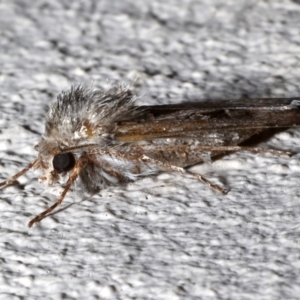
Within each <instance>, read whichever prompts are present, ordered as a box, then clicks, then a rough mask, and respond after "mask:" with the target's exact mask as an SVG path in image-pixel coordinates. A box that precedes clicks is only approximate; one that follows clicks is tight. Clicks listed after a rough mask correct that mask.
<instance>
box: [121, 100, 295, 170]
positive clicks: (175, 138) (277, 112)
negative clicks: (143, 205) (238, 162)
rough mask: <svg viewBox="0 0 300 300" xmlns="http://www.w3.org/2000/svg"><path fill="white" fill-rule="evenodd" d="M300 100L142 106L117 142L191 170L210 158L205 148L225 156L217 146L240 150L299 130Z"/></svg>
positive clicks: (128, 122)
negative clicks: (265, 134) (255, 140)
mask: <svg viewBox="0 0 300 300" xmlns="http://www.w3.org/2000/svg"><path fill="white" fill-rule="evenodd" d="M299 100H300V98H291V99H287V98H284V99H251V100H250V99H248V100H239V101H231V100H226V101H221V100H220V101H206V102H202V103H186V104H179V105H158V106H142V107H139V108H137V109H138V111H139V113H138V114H135V116H134V118H133V119H130V118H128V119H127V120H124V121H120V122H119V123H118V124H117V127H116V130H115V138H116V141H117V142H122V143H124V142H125V143H126V144H129V145H130V149H131V150H130V151H131V152H133V153H134V152H137V153H138V152H143V153H146V154H147V155H149V156H150V157H153V158H155V159H159V160H161V161H168V162H171V163H173V164H176V165H180V166H189V165H193V164H195V163H198V162H200V161H203V160H204V159H205V155H204V156H203V155H202V156H201V153H200V154H199V151H200V152H201V146H208V147H210V156H213V155H216V154H219V153H222V152H224V151H218V149H217V147H219V146H236V145H239V144H240V143H242V142H244V141H245V140H247V139H249V138H250V137H251V136H252V135H254V134H256V133H259V132H261V131H263V130H265V129H268V128H285V127H293V126H299V125H300V104H299ZM197 149H198V150H197ZM204 152H205V151H204ZM206 152H207V151H206ZM204 154H205V153H204ZM203 157H204V158H203Z"/></svg>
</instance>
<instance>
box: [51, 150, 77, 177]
mask: <svg viewBox="0 0 300 300" xmlns="http://www.w3.org/2000/svg"><path fill="white" fill-rule="evenodd" d="M52 163H53V168H54V169H55V170H56V171H57V172H58V173H61V172H68V171H70V170H72V169H73V168H74V166H75V157H74V155H73V154H72V153H60V154H56V155H55V156H54V158H53V161H52Z"/></svg>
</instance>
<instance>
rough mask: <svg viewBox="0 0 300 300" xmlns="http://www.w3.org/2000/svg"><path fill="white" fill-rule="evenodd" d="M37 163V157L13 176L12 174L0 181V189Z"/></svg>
mask: <svg viewBox="0 0 300 300" xmlns="http://www.w3.org/2000/svg"><path fill="white" fill-rule="evenodd" d="M38 163H39V159H38V158H37V159H35V160H34V161H33V162H31V163H30V164H29V165H28V166H27V167H26V168H24V169H23V170H21V171H20V172H18V173H17V174H15V175H14V176H12V177H11V178H9V179H6V180H5V181H2V182H0V189H3V188H5V187H7V186H8V185H11V184H12V183H14V182H15V181H16V180H17V179H18V178H19V177H21V176H22V175H24V174H25V173H26V172H28V171H29V170H30V169H31V168H33V167H36V166H37V165H38Z"/></svg>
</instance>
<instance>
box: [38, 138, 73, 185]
mask: <svg viewBox="0 0 300 300" xmlns="http://www.w3.org/2000/svg"><path fill="white" fill-rule="evenodd" d="M35 148H36V150H38V152H39V157H38V160H39V167H40V169H41V170H42V171H43V174H42V176H40V178H39V180H40V182H42V183H44V184H46V185H53V184H55V183H57V182H59V183H65V182H66V181H67V180H68V177H69V174H70V172H71V171H72V170H73V169H74V167H75V165H76V156H75V154H74V153H73V152H72V151H68V150H67V149H62V148H61V147H58V145H57V144H56V143H51V142H49V141H45V140H42V141H41V142H40V143H39V144H38V145H37V146H36V147H35Z"/></svg>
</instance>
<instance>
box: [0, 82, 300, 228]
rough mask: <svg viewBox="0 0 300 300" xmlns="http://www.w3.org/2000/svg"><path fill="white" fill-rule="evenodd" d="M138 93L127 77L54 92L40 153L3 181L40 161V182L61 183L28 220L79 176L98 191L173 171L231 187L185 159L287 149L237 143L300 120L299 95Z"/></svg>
mask: <svg viewBox="0 0 300 300" xmlns="http://www.w3.org/2000/svg"><path fill="white" fill-rule="evenodd" d="M136 100H137V97H136V96H135V95H134V94H133V93H132V91H131V89H130V88H129V87H128V86H126V85H114V86H111V87H110V88H108V89H107V90H104V89H96V90H93V89H88V88H85V87H82V86H77V87H75V86H74V87H72V88H71V89H70V90H68V91H63V92H61V93H60V94H59V95H58V96H57V98H56V99H55V100H54V101H53V103H52V104H51V106H50V109H49V111H48V113H47V115H46V124H45V133H44V135H43V137H42V138H41V140H40V142H39V143H38V145H37V146H36V147H35V149H36V150H37V151H38V155H37V158H36V159H35V160H34V161H32V162H31V163H30V164H29V165H28V166H27V167H25V168H24V169H23V170H21V171H20V172H18V173H17V174H15V175H14V176H12V177H11V178H9V179H7V180H5V181H3V182H2V183H0V187H1V188H4V187H6V186H8V185H10V184H12V183H13V182H15V181H16V180H17V179H18V178H19V177H20V176H22V175H23V174H25V173H26V172H27V171H28V170H30V169H41V170H42V173H43V174H42V175H41V177H40V179H39V180H40V181H41V182H43V183H44V184H45V185H48V186H52V185H59V186H62V187H63V189H62V192H61V194H60V196H59V198H58V200H57V201H56V202H55V203H54V204H53V205H52V206H50V207H49V208H48V209H46V210H45V211H44V212H42V213H41V214H39V215H38V216H36V217H35V218H33V219H32V220H31V221H30V222H29V223H28V226H29V227H31V226H32V225H33V224H34V223H37V222H39V221H41V220H42V219H43V218H44V217H45V216H47V215H48V214H49V213H51V212H52V211H53V210H54V209H55V208H56V207H57V206H58V205H60V204H61V203H62V201H63V199H64V198H65V196H66V194H67V192H68V191H69V190H70V189H71V187H72V186H73V184H74V183H76V186H77V185H79V186H80V187H81V188H82V190H84V191H86V192H88V193H90V194H94V193H97V192H99V191H100V190H101V189H103V188H105V187H107V186H110V185H118V184H121V183H126V182H131V181H135V180H137V179H139V178H141V177H145V176H149V175H154V174H157V173H159V172H165V171H175V172H181V173H183V174H190V175H192V176H194V177H196V178H197V179H198V180H200V181H202V182H204V183H206V184H208V185H209V186H210V187H212V188H213V189H215V190H217V191H219V192H221V193H223V194H226V193H227V190H225V189H224V188H222V187H221V186H219V185H216V184H214V183H212V182H210V181H209V180H208V179H206V178H205V177H204V176H202V175H200V174H195V173H192V172H190V171H188V170H187V169H186V167H189V166H192V165H195V164H198V163H200V162H207V161H210V158H211V157H213V156H216V155H218V154H223V153H228V152H234V151H240V150H247V151H252V152H255V153H257V152H270V153H273V154H282V152H280V151H275V150H268V149H260V148H251V147H242V146H240V144H241V143H242V142H244V141H245V140H247V139H249V138H250V137H252V136H253V135H255V134H257V133H260V132H261V131H263V130H265V129H268V128H273V127H276V128H285V127H292V126H299V125H300V98H291V99H288V98H284V99H282V98H281V99H252V100H250V99H247V100H217V101H202V102H193V103H183V104H175V105H154V106H137V105H136V104H135V103H136Z"/></svg>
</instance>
